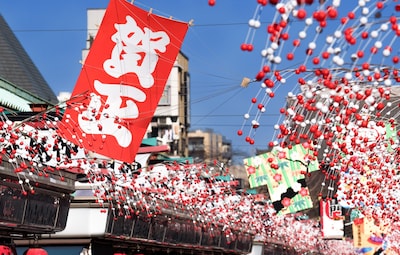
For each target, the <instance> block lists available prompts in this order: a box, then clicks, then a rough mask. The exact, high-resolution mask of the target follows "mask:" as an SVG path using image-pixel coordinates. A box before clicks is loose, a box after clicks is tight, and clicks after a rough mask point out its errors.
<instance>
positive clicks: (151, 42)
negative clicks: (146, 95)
mask: <svg viewBox="0 0 400 255" xmlns="http://www.w3.org/2000/svg"><path fill="white" fill-rule="evenodd" d="M115 28H116V29H117V32H116V33H115V34H114V35H113V36H112V38H111V39H112V41H113V42H115V46H114V48H113V50H112V53H111V58H110V59H107V60H106V61H105V62H104V65H103V68H104V70H105V71H106V72H107V73H108V74H109V75H110V76H112V77H114V78H118V77H120V76H122V75H123V74H127V73H130V72H132V73H136V75H137V76H138V79H139V82H140V85H141V86H142V87H143V88H150V87H152V86H153V85H154V78H153V76H152V73H153V72H154V70H155V68H156V66H157V62H158V54H157V52H165V51H166V46H167V45H168V44H169V43H170V39H169V37H168V35H167V33H165V32H164V31H159V32H153V31H151V30H150V29H149V28H147V27H145V28H144V29H143V30H144V31H143V30H142V29H141V28H140V27H139V26H137V24H136V21H135V20H134V19H133V18H132V17H130V16H127V17H126V24H116V25H115Z"/></svg>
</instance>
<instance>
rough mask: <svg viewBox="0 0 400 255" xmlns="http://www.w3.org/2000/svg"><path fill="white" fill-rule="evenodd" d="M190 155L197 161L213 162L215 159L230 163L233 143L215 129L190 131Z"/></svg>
mask: <svg viewBox="0 0 400 255" xmlns="http://www.w3.org/2000/svg"><path fill="white" fill-rule="evenodd" d="M189 155H190V156H191V157H193V159H194V161H195V162H204V163H206V164H212V163H213V162H214V160H217V161H219V162H222V163H224V164H227V165H230V163H231V160H232V143H231V141H229V140H226V139H225V137H224V136H222V135H221V134H217V133H214V131H213V130H211V129H207V130H195V131H191V132H189Z"/></svg>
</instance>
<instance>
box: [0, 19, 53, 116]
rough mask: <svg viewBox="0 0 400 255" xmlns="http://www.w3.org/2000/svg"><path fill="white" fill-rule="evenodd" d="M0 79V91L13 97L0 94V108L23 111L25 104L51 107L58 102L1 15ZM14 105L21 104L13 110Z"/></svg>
mask: <svg viewBox="0 0 400 255" xmlns="http://www.w3.org/2000/svg"><path fill="white" fill-rule="evenodd" d="M0 79H1V84H2V86H1V88H2V89H4V90H9V92H12V94H14V96H13V97H9V96H6V95H5V93H3V92H1V93H0V104H2V105H3V106H8V107H12V108H13V109H15V110H22V109H25V108H26V105H25V103H26V102H28V103H49V104H50V105H54V104H57V102H58V100H57V97H56V95H55V94H54V92H53V91H52V89H51V88H50V86H49V85H48V84H47V82H46V81H45V79H44V78H43V76H42V75H41V73H40V72H39V70H38V69H37V67H36V66H35V64H34V63H33V61H32V59H31V58H30V57H29V56H28V54H27V52H26V51H25V49H24V48H23V47H22V45H21V43H20V42H19V41H18V39H17V37H16V36H15V34H14V33H13V32H12V30H11V28H10V27H9V26H8V24H7V22H6V21H5V20H4V18H3V16H2V15H0ZM16 104H21V105H19V107H18V108H14V107H13V106H14V105H16ZM21 108H22V109H21ZM27 109H29V108H27Z"/></svg>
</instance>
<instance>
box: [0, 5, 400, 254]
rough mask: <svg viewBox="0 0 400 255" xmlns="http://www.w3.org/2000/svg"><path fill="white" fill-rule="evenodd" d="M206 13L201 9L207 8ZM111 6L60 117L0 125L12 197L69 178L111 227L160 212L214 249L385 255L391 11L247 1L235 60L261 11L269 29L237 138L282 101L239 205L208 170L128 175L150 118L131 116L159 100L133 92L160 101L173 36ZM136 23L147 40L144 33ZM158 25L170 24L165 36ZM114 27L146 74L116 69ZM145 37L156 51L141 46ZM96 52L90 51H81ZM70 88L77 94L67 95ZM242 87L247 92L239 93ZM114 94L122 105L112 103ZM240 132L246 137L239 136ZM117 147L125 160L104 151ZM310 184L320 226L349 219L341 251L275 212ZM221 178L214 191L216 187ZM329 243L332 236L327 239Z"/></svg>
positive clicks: (186, 167) (290, 215)
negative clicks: (258, 190) (262, 191)
mask: <svg viewBox="0 0 400 255" xmlns="http://www.w3.org/2000/svg"><path fill="white" fill-rule="evenodd" d="M209 3H211V4H210V5H211V6H212V5H213V4H215V1H210V2H209ZM119 4H122V5H123V6H125V5H128V4H129V3H127V2H125V1H119V0H113V1H111V2H110V9H111V11H110V12H107V13H106V16H105V18H108V17H110V18H112V20H115V22H112V24H113V27H109V28H107V29H106V30H104V31H105V32H104V33H103V32H101V31H100V32H99V34H98V38H100V41H102V40H103V39H104V40H107V42H108V43H105V45H106V47H103V49H107V50H104V51H102V53H101V54H99V55H98V54H95V55H89V57H88V59H87V60H86V61H85V65H84V67H83V69H84V70H83V72H82V74H81V76H80V77H79V79H78V83H77V84H78V86H77V88H76V89H75V90H74V93H73V97H72V99H71V100H70V101H68V102H67V103H66V109H62V108H60V107H59V106H57V107H55V108H54V109H51V110H49V111H48V112H44V113H40V114H38V115H36V116H33V117H32V118H30V119H27V120H24V121H21V122H14V121H12V120H10V116H9V115H7V114H5V112H4V111H3V110H1V111H0V119H1V125H0V147H1V149H2V150H1V153H2V154H1V156H2V157H1V159H2V163H7V164H8V166H10V167H11V170H12V171H14V174H15V176H17V178H18V180H17V181H16V183H18V185H20V187H21V191H22V194H25V195H27V194H30V195H35V188H36V187H37V185H40V184H39V183H38V182H36V181H35V180H37V178H39V177H41V178H49V179H50V178H52V179H51V181H52V182H54V181H57V183H62V182H65V181H66V180H65V178H64V176H63V172H64V171H74V172H79V173H81V174H83V175H85V176H86V177H87V179H88V181H89V183H90V184H91V185H92V187H93V197H94V198H95V199H96V201H97V202H98V203H99V204H100V205H102V206H104V208H105V210H104V211H107V210H108V209H109V210H111V212H112V213H114V217H115V219H116V220H117V219H118V218H121V217H123V218H130V217H132V215H139V214H140V215H143V214H144V215H146V217H148V218H153V217H157V216H158V215H160V214H162V209H163V207H165V206H166V205H172V206H173V208H172V210H175V211H183V212H185V213H186V215H187V216H188V217H190V218H191V220H192V222H193V223H195V224H197V226H213V225H222V226H224V233H225V234H226V235H227V236H228V237H232V236H233V235H231V234H230V233H233V232H235V231H238V230H241V231H242V230H246V231H248V232H249V233H251V234H252V235H255V236H257V237H258V238H259V239H260V240H263V241H266V242H274V243H276V244H280V245H281V244H289V245H290V247H291V248H292V249H294V250H295V251H296V252H297V253H305V252H319V253H322V254H355V253H357V252H358V253H361V252H363V253H366V252H371V251H376V250H379V249H382V250H384V251H385V253H387V254H390V253H392V254H396V253H399V251H400V243H399V240H400V238H399V237H400V232H399V230H400V227H399V197H400V196H399V194H398V190H399V188H400V187H399V177H400V175H399V171H398V165H399V156H398V155H399V148H398V143H399V141H398V133H397V132H398V131H397V130H398V118H399V116H398V109H397V108H398V99H399V97H400V90H399V89H398V87H396V86H395V84H396V83H398V82H399V81H400V78H399V76H398V67H397V65H398V62H399V57H398V52H397V51H396V48H398V46H399V44H398V40H396V39H397V37H398V36H399V35H400V32H399V31H400V29H399V27H398V18H397V16H398V15H396V14H397V13H398V12H399V11H400V7H399V5H398V4H397V3H396V1H364V0H360V1H356V2H351V4H350V2H346V4H343V3H342V2H341V1H339V0H332V1H329V0H327V1H293V0H282V1H275V0H274V1H272V0H270V1H268V2H267V1H260V0H258V1H257V8H256V12H255V15H254V16H253V18H252V19H251V20H250V21H249V35H250V36H248V38H246V40H245V42H244V44H242V45H241V46H240V48H241V49H242V50H243V51H246V52H248V53H254V52H255V51H256V50H257V49H258V42H257V41H255V39H254V38H255V32H256V31H257V30H258V28H260V27H262V22H261V21H262V19H261V17H262V13H263V11H265V10H268V8H269V11H271V12H273V13H275V15H274V17H273V18H272V21H269V23H268V24H267V25H266V31H267V35H268V41H267V43H266V44H264V48H262V49H261V50H260V53H261V57H262V58H261V65H260V69H259V70H255V77H254V80H255V81H258V82H259V83H260V88H259V90H258V92H257V93H256V94H257V96H255V97H253V98H251V104H250V107H249V111H248V112H246V113H245V114H244V123H243V126H242V127H241V128H240V130H239V131H238V134H239V135H241V136H243V137H244V139H245V141H246V142H248V143H249V144H250V145H251V144H255V139H257V138H256V136H255V131H256V130H258V129H260V128H263V125H262V121H261V118H262V117H263V113H265V112H267V111H268V110H269V109H270V107H271V102H272V101H273V100H276V98H279V97H285V105H284V106H282V108H281V109H280V110H279V112H280V113H281V120H279V121H278V122H277V123H276V125H275V126H274V136H273V138H272V139H271V140H270V141H266V142H265V144H268V146H269V149H270V152H268V153H266V154H263V155H257V156H255V157H251V158H249V159H246V161H245V165H246V170H247V173H248V175H249V177H250V182H251V183H252V184H251V185H252V187H259V186H262V185H267V186H268V189H269V193H270V195H271V198H272V199H271V200H260V199H259V195H251V194H247V193H246V192H243V191H242V192H241V193H239V192H238V191H237V190H236V189H235V185H236V181H235V178H234V176H231V175H230V173H229V169H228V168H226V167H225V166H221V165H219V164H218V162H215V164H214V165H206V164H189V163H187V164H185V163H177V162H164V163H162V164H157V165H150V166H144V167H141V168H138V167H137V166H136V165H135V164H134V156H135V154H136V150H137V147H138V145H139V142H140V141H141V139H142V134H143V133H141V132H143V131H140V128H147V124H148V122H146V121H149V119H150V118H151V116H152V114H153V112H154V109H153V110H152V109H150V108H147V106H144V105H145V104H146V103H147V100H150V101H151V102H150V103H149V107H150V105H151V106H156V105H157V103H158V99H159V98H151V99H150V98H148V97H147V95H148V94H147V91H150V90H151V91H153V89H154V90H155V91H156V92H160V91H161V92H162V90H163V84H158V81H159V80H162V81H165V80H166V79H167V74H168V73H169V72H167V71H166V70H168V66H169V65H170V64H172V63H173V61H174V60H175V59H174V58H175V56H176V53H177V51H178V50H179V48H180V45H181V43H182V40H183V37H184V34H185V32H186V28H187V24H185V23H179V22H175V21H172V20H165V19H160V20H159V18H158V17H154V16H153V14H151V13H147V12H146V13H143V12H142V11H141V10H136V8H135V12H134V13H135V14H134V13H133V12H131V11H127V10H130V8H132V7H131V5H129V8H127V9H125V8H123V9H124V11H121V10H119V8H118V7H117V6H118V5H119ZM119 11H121V13H122V15H117V16H118V17H121V18H123V20H119V19H118V18H117V17H116V15H115V12H119ZM136 13H139V16H135V15H136ZM153 18H154V19H153ZM148 20H151V21H152V22H151V26H150V24H148V23H145V21H148ZM160 22H162V23H163V24H164V22H166V23H168V24H173V25H172V27H173V28H171V29H173V30H174V36H171V34H170V32H169V31H166V30H164V26H159V23H160ZM128 24H130V25H133V26H134V27H135V28H136V29H137V32H139V33H141V34H143V36H144V37H143V38H144V39H146V40H147V41H146V42H147V43H148V44H146V43H144V44H143V45H146V46H143V47H147V48H146V50H147V51H144V49H143V48H141V49H140V50H141V52H142V53H147V54H148V53H149V52H150V51H151V52H150V53H153V54H150V55H151V57H150V55H147V56H148V57H149V59H146V58H143V59H141V60H143V61H150V62H149V64H151V63H152V64H154V65H150V67H152V68H150V69H146V70H141V71H138V70H139V69H140V65H139V64H138V62H135V61H138V57H139V56H138V55H129V54H130V53H133V54H137V53H138V52H137V51H133V52H132V51H130V50H132V48H130V47H129V45H125V44H124V43H121V41H124V40H125V39H127V40H128V38H125V37H124V38H121V37H119V35H117V34H116V31H117V30H118V31H120V32H123V33H122V34H124V35H127V33H128V32H129V31H128V30H129V29H128V28H127V25H128ZM154 24H158V25H155V26H154V27H153V26H152V25H154ZM114 25H115V26H114ZM175 26H177V27H175ZM154 34H157V37H156V39H159V40H160V41H157V43H155V44H154V45H153V44H151V45H150V44H149V43H150V41H152V40H151V38H153V37H152V35H154ZM143 38H141V42H142V43H143V42H144V39H143ZM177 38H179V39H177ZM130 39H132V40H135V39H138V38H130ZM130 39H129V41H130ZM153 39H154V38H153ZM174 40H176V41H174ZM119 43H120V44H119ZM133 43H134V44H135V43H136V46H137V45H138V42H137V41H134V42H133ZM117 44H118V46H123V47H126V48H125V50H124V52H123V53H122V52H120V51H118V50H117V48H114V46H116V45H117ZM99 45H100V44H98V43H95V44H94V45H93V49H94V50H95V49H96V48H98V47H100V46H99ZM114 54H115V55H114ZM163 54H166V55H163ZM116 55H118V56H119V57H122V59H125V60H126V61H133V62H135V63H136V64H137V65H133V66H134V68H136V69H135V70H129V69H122V68H119V67H120V66H119V65H115V63H114V62H113V59H114V58H113V57H114V56H116ZM159 55H163V56H164V57H163V58H158V56H159ZM132 56H133V58H132ZM97 57H98V58H97ZM125 57H126V58H125ZM164 60H165V61H166V62H165V63H163V61H164ZM157 61H158V62H157ZM99 63H100V64H99ZM141 63H142V62H141ZM157 63H158V64H160V65H161V63H163V64H162V66H163V67H160V68H161V69H160V72H161V71H162V72H161V73H163V74H162V76H155V75H152V74H153V71H154V72H157V75H159V72H158V71H157V70H158V69H157V68H158V64H157ZM167 63H168V65H167ZM142 64H143V63H142ZM92 67H95V69H96V70H92V69H91V68H92ZM125 67H127V66H125ZM153 68H154V69H153ZM142 71H143V72H142ZM92 72H93V73H92ZM92 75H93V76H92ZM94 77H96V78H94ZM119 77H122V79H121V80H118V82H117V79H118V78H119ZM128 78H129V79H130V78H133V81H132V80H129V79H128ZM84 83H85V84H87V83H88V84H89V85H90V86H89V87H81V85H82V84H84ZM116 84H118V85H116ZM253 84H254V82H251V84H250V82H247V88H251V87H253ZM289 84H291V85H292V86H289ZM139 85H140V86H139ZM115 88H118V93H116V92H114V91H115V90H114V89H115ZM131 92H133V93H132V94H131ZM114 93H115V94H114ZM120 93H122V94H120ZM127 94H129V95H134V98H133V99H132V100H126V97H125V96H126V95H127ZM156 94H157V93H156ZM156 97H157V96H156ZM153 99H154V100H153ZM110 100H111V101H110ZM146 105H147V104H146ZM120 106H123V107H126V108H129V109H133V108H134V109H135V110H134V111H133V113H136V115H126V112H123V110H122V109H119V107H120ZM115 107H116V108H118V109H114V108H115ZM131 107H133V108H131ZM135 107H137V108H135ZM143 107H144V108H143ZM271 108H272V107H271ZM123 109H125V108H123ZM64 110H65V111H64ZM142 113H143V114H144V115H141V114H142ZM124 118H128V119H129V120H126V119H125V120H124ZM141 121H143V122H141ZM139 122H141V124H138V123H139ZM249 122H250V125H248V126H250V127H251V128H250V129H249V130H244V127H246V124H249ZM146 123H147V124H146ZM131 127H132V128H135V130H136V128H139V130H138V131H137V135H138V137H137V139H136V138H133V136H131V129H130V128H131ZM246 131H248V132H246ZM122 137H124V139H122ZM125 138H126V139H125ZM125 142H126V144H125ZM117 144H118V147H124V148H128V147H129V148H130V149H129V151H128V152H126V151H121V150H116V149H115V148H116V147H117V146H116V145H117ZM293 151H294V152H297V155H294V154H293ZM114 152H115V153H114ZM125 152H126V153H125ZM300 152H301V153H300ZM295 154H296V153H295ZM317 170H319V171H321V173H322V174H323V175H324V176H325V179H324V180H323V182H322V183H321V191H322V190H323V189H327V193H326V194H327V195H326V197H324V198H321V199H323V200H321V204H322V212H323V217H325V216H328V218H329V219H330V220H336V218H335V217H336V216H339V217H341V216H344V215H340V214H339V209H337V210H332V209H331V206H332V201H333V200H334V199H337V201H338V204H339V205H341V206H342V207H344V208H347V209H349V210H351V211H352V212H353V211H356V210H357V211H358V212H359V214H360V215H361V216H360V215H358V216H357V217H354V218H353V219H352V220H351V222H350V224H352V227H353V228H354V234H353V240H350V239H346V238H343V239H341V240H329V239H328V238H326V237H327V234H328V236H329V234H330V233H329V230H328V231H327V229H326V225H325V226H324V227H323V228H322V231H323V232H324V234H325V236H323V235H322V233H321V228H320V222H319V221H318V220H316V219H312V218H302V217H298V215H296V213H295V212H297V211H299V210H303V209H306V208H309V206H305V207H302V208H297V209H293V210H292V209H289V208H290V206H291V204H292V203H294V202H296V200H295V196H299V195H300V196H302V197H305V198H307V197H309V196H308V193H309V190H307V188H306V187H307V183H306V181H307V177H308V175H309V173H311V172H312V171H317ZM221 175H223V176H224V177H228V178H224V180H221V178H217V177H218V176H221ZM284 182H285V186H283V183H284ZM289 193H290V194H289ZM282 195H283V196H282ZM292 195H293V196H292ZM285 196H286V197H285ZM307 199H308V198H307ZM279 203H280V204H279ZM307 203H308V202H307ZM282 206H283V207H282ZM285 207H286V208H285ZM326 208H329V210H326ZM324 209H325V210H324ZM284 210H286V211H285V213H279V212H280V211H282V212H283V211H284ZM277 212H278V213H277ZM326 222H327V221H326V218H324V219H323V224H326ZM363 228H364V230H363ZM366 229H368V231H365V230H366ZM335 230H338V232H340V229H336V228H335ZM365 233H367V236H366V237H365V235H364V234H365ZM371 233H373V235H370V234H371ZM340 235H341V232H340V234H337V233H336V232H335V237H339V236H340ZM366 240H367V241H366ZM368 240H369V241H368ZM368 242H374V243H375V244H377V245H376V246H371V245H370V244H369V243H368ZM3 248H4V247H3Z"/></svg>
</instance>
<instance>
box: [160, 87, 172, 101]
mask: <svg viewBox="0 0 400 255" xmlns="http://www.w3.org/2000/svg"><path fill="white" fill-rule="evenodd" d="M158 105H171V85H169V84H167V85H165V88H164V92H163V94H162V96H161V99H160V102H159V104H158Z"/></svg>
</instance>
